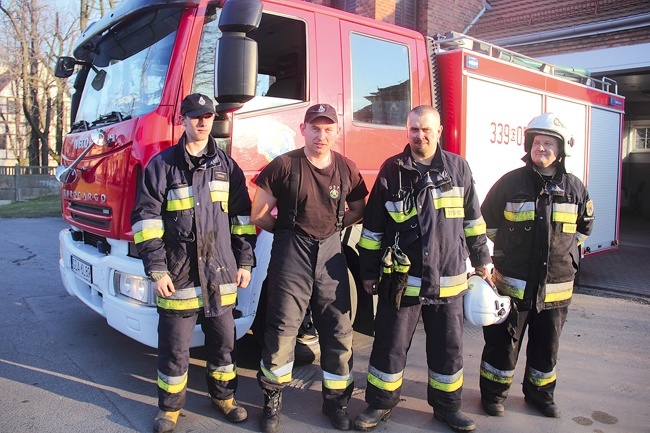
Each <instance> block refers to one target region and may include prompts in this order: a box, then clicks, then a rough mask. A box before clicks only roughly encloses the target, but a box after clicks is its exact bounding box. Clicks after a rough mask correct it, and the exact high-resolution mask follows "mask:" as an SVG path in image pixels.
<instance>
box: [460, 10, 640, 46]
mask: <svg viewBox="0 0 650 433" xmlns="http://www.w3.org/2000/svg"><path fill="white" fill-rule="evenodd" d="M472 23H473V22H472ZM648 25H650V13H645V14H640V15H634V16H631V17H625V18H619V19H614V20H608V21H601V22H598V23H591V24H584V25H580V26H572V27H567V28H563V29H557V30H549V31H547V32H538V33H531V34H527V35H520V36H513V37H509V38H501V39H493V40H491V41H490V42H491V43H493V44H495V45H499V46H501V47H517V46H521V45H530V44H539V43H542V42H552V41H557V40H563V39H570V38H579V37H584V36H593V35H598V34H602V33H611V32H615V31H621V30H631V29H636V28H640V27H647V26H648ZM470 26H471V24H470ZM463 33H464V32H463Z"/></svg>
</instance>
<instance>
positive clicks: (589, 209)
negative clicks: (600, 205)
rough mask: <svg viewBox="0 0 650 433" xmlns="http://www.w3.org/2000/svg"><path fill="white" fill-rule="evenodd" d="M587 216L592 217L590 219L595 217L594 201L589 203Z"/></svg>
mask: <svg viewBox="0 0 650 433" xmlns="http://www.w3.org/2000/svg"><path fill="white" fill-rule="evenodd" d="M587 216H590V217H592V216H594V201H593V200H589V201H588V202H587Z"/></svg>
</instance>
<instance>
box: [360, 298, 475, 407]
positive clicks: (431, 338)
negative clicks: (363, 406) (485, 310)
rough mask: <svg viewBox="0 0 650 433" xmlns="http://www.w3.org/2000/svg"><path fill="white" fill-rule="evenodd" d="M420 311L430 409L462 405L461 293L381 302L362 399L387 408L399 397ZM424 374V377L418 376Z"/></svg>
mask: <svg viewBox="0 0 650 433" xmlns="http://www.w3.org/2000/svg"><path fill="white" fill-rule="evenodd" d="M420 314H422V320H423V323H424V330H425V333H426V353H427V366H428V369H429V379H428V386H427V401H428V403H429V405H430V406H431V407H433V408H434V410H439V411H440V410H442V411H454V410H459V409H460V403H461V392H462V383H463V340H462V336H463V299H462V298H458V299H456V300H454V301H452V302H451V303H449V304H433V305H421V304H416V305H413V306H403V307H401V308H400V310H399V311H395V310H394V309H392V308H390V307H387V306H386V305H385V304H384V303H382V302H380V303H378V305H377V317H376V319H375V339H374V342H373V346H372V353H371V355H370V366H369V368H368V387H367V388H366V402H367V403H368V404H370V405H372V406H374V407H377V408H381V409H390V408H393V407H395V406H396V405H397V404H398V403H399V400H400V393H401V388H402V376H403V373H404V368H405V366H406V357H407V352H408V350H409V348H410V346H411V341H412V339H413V334H414V332H415V329H416V327H417V324H418V319H419V317H420ZM422 379H424V378H422Z"/></svg>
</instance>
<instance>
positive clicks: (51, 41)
mask: <svg viewBox="0 0 650 433" xmlns="http://www.w3.org/2000/svg"><path fill="white" fill-rule="evenodd" d="M69 21H72V23H64V22H63V21H62V20H61V19H60V15H59V14H58V13H55V14H52V13H50V9H49V7H48V6H47V4H46V1H45V0H9V1H7V0H0V23H1V27H2V30H0V64H4V65H5V66H6V68H7V71H8V73H9V80H10V83H11V93H12V98H13V99H14V100H15V101H17V104H18V105H19V106H20V107H21V111H22V113H21V114H22V116H19V117H16V118H15V120H14V125H13V128H14V129H15V131H14V132H15V137H14V138H13V139H12V143H8V144H9V145H11V146H13V148H12V149H11V150H12V151H13V152H14V154H15V155H16V158H17V159H18V161H19V163H20V164H21V165H22V164H24V163H25V162H27V163H28V164H29V165H48V162H49V157H50V156H51V157H52V158H53V159H54V160H58V159H59V153H60V149H61V146H60V143H61V142H62V137H63V128H64V126H63V124H62V123H61V124H59V120H60V119H62V118H63V116H62V114H63V113H62V112H63V110H64V104H63V100H64V98H65V95H66V93H67V89H66V83H65V82H64V81H63V80H60V79H58V78H55V77H54V74H53V70H54V64H55V62H56V58H57V57H58V56H60V55H61V54H62V53H63V51H64V50H66V51H69V50H70V49H71V47H70V46H69V44H70V41H71V40H74V39H75V38H76V36H77V34H75V31H76V22H75V21H74V20H69ZM73 23H74V24H73ZM52 36H54V37H52ZM66 44H67V45H66ZM6 117H7V116H5V118H4V120H3V121H4V122H5V127H7V128H9V126H8V123H9V122H8V119H7V118H6ZM22 119H24V121H25V122H26V125H25V124H23V122H21V121H20V120H22ZM54 119H56V120H55V122H56V123H57V125H56V129H57V136H56V141H57V143H56V148H55V149H54V150H52V149H50V145H49V144H50V143H49V142H50V129H51V125H52V122H53V120H54ZM25 143H26V144H27V146H26V149H25V146H24V144H25ZM9 145H8V146H7V147H8V148H9ZM25 150H26V154H25ZM25 160H26V161H25Z"/></svg>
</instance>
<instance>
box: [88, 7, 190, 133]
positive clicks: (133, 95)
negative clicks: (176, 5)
mask: <svg viewBox="0 0 650 433" xmlns="http://www.w3.org/2000/svg"><path fill="white" fill-rule="evenodd" d="M180 16H181V11H180V10H178V9H173V8H172V9H160V10H154V11H150V12H147V13H145V14H143V15H140V16H138V17H137V18H136V19H133V20H130V21H128V22H126V23H121V24H118V25H117V26H115V27H114V28H113V29H111V30H109V31H108V32H107V33H106V35H105V36H103V37H102V38H101V40H100V41H99V43H98V44H97V47H96V48H95V50H94V53H95V54H94V57H93V61H92V63H93V66H94V68H93V69H92V70H90V71H89V73H88V78H87V79H86V84H85V86H84V89H83V93H82V96H81V102H80V105H79V110H78V111H77V117H76V119H75V121H76V122H77V123H79V122H82V121H85V122H88V123H89V124H91V125H94V126H101V125H104V124H107V123H115V122H119V121H121V120H126V119H129V118H131V117H136V116H140V115H143V114H146V113H149V112H151V111H153V110H154V109H155V108H156V107H157V106H158V104H159V102H160V98H161V95H162V90H163V85H164V83H165V78H166V76H167V70H168V68H169V60H170V57H171V52H172V48H173V46H174V40H175V38H176V29H177V28H178V24H179V21H180ZM82 123H83V122H82Z"/></svg>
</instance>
